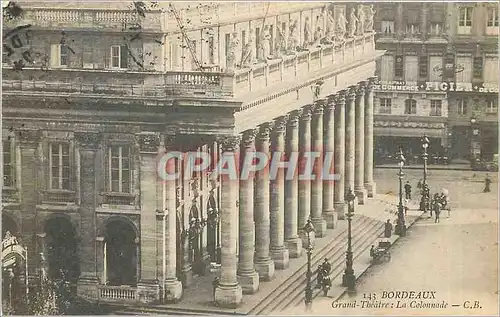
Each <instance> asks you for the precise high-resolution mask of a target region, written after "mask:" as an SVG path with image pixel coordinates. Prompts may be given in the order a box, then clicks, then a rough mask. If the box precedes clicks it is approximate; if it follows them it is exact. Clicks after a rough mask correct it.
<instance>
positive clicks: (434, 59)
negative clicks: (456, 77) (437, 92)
mask: <svg viewBox="0 0 500 317" xmlns="http://www.w3.org/2000/svg"><path fill="white" fill-rule="evenodd" d="M429 72H430V76H429V80H430V81H441V80H442V75H441V74H442V72H443V57H441V56H431V57H430V58H429Z"/></svg>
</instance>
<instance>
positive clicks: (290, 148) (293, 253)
mask: <svg viewBox="0 0 500 317" xmlns="http://www.w3.org/2000/svg"><path fill="white" fill-rule="evenodd" d="M300 114H301V111H300V110H295V111H292V112H291V114H290V116H289V120H288V127H287V131H286V149H285V151H286V157H287V160H289V161H290V160H291V157H292V156H294V155H298V153H299V117H300ZM289 168H292V169H293V170H292V171H293V177H289V175H290V174H291V173H289V170H287V177H286V179H285V245H286V247H287V249H288V253H289V254H290V257H291V258H297V257H299V256H300V255H301V254H302V240H300V238H299V235H298V226H297V224H298V218H297V217H298V208H299V206H298V194H299V193H298V190H299V188H298V182H297V177H298V173H297V169H296V166H295V167H289Z"/></svg>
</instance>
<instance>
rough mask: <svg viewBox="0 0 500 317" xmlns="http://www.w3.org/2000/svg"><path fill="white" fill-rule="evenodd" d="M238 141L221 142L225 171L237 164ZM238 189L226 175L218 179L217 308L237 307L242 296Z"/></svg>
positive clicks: (233, 180)
mask: <svg viewBox="0 0 500 317" xmlns="http://www.w3.org/2000/svg"><path fill="white" fill-rule="evenodd" d="M239 141H240V139H239V137H227V138H225V139H223V140H222V144H221V146H222V151H223V153H222V156H223V158H221V159H224V160H225V161H228V162H231V163H230V164H229V168H232V167H235V166H236V165H237V164H238V159H237V156H238V155H235V151H237V149H238V144H239ZM238 185H239V184H238V180H237V179H233V177H231V176H230V175H221V195H222V202H221V273H220V281H219V284H218V286H217V288H216V289H215V302H216V303H217V305H218V306H220V307H230V308H235V307H237V306H238V305H239V304H240V303H241V299H242V296H243V295H242V290H241V286H240V285H239V284H238V279H237V276H236V266H237V261H236V259H237V256H236V239H238V233H237V231H236V225H237V223H236V222H237V221H238V214H237V212H238V209H237V207H236V200H237V199H238V187H239V186H238Z"/></svg>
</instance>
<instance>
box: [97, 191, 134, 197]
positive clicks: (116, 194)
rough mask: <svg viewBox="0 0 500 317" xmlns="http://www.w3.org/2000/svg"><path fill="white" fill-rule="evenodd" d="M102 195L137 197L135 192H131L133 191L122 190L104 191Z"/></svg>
mask: <svg viewBox="0 0 500 317" xmlns="http://www.w3.org/2000/svg"><path fill="white" fill-rule="evenodd" d="M101 195H103V196H112V197H130V198H133V197H135V195H134V194H131V193H121V192H102V193H101Z"/></svg>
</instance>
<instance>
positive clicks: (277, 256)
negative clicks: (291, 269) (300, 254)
mask: <svg viewBox="0 0 500 317" xmlns="http://www.w3.org/2000/svg"><path fill="white" fill-rule="evenodd" d="M269 253H270V255H271V259H273V261H274V267H275V268H276V269H278V270H284V269H287V268H288V265H289V264H290V256H289V254H288V250H287V249H285V247H284V246H282V247H280V248H279V249H274V250H273V249H271V251H270V252H269Z"/></svg>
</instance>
